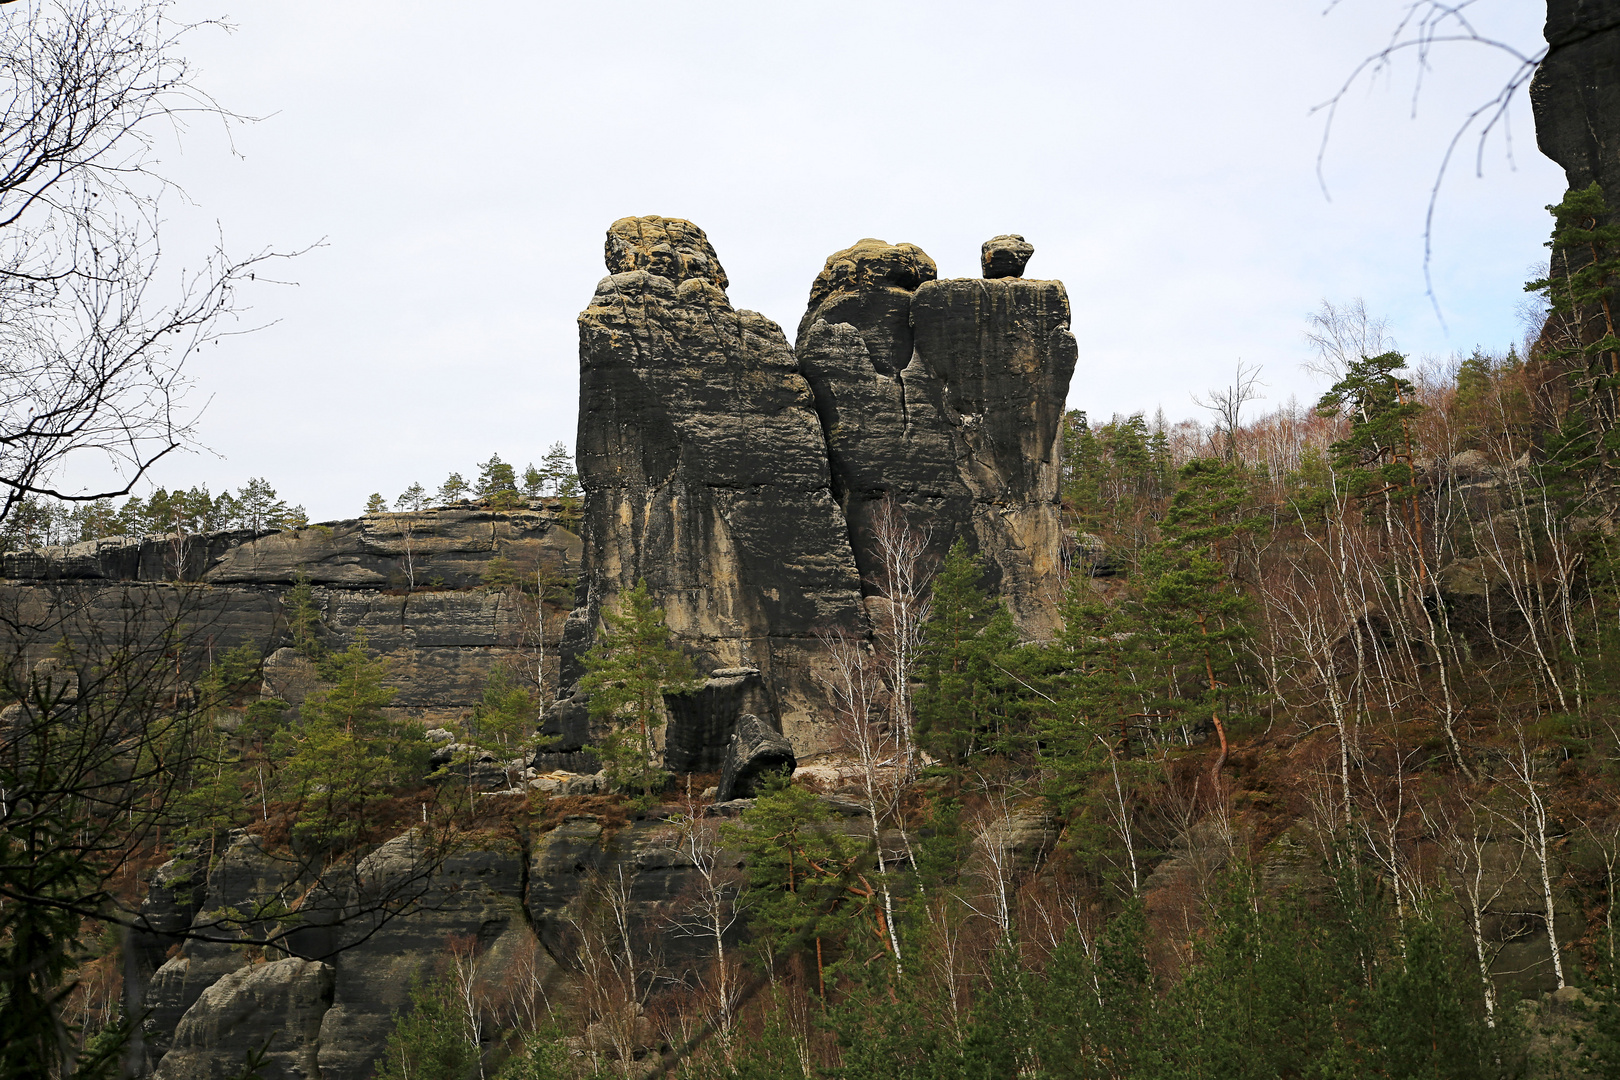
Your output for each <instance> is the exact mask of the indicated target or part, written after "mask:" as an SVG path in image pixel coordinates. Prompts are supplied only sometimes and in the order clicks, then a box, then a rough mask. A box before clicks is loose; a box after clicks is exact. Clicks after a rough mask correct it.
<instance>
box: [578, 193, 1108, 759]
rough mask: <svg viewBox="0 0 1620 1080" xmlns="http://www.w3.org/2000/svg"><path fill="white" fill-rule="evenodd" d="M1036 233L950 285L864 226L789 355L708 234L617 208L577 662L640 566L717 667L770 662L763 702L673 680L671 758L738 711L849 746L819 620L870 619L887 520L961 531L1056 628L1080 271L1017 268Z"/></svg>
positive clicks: (834, 265)
mask: <svg viewBox="0 0 1620 1080" xmlns="http://www.w3.org/2000/svg"><path fill="white" fill-rule="evenodd" d="M1033 250H1034V249H1033V247H1031V246H1030V245H1029V244H1028V243H1026V242H1025V241H1024V240H1023V238H1022V237H1017V236H1011V235H1009V236H1001V237H997V238H995V239H994V240H992V241H990V242H988V243H987V244H986V245H985V249H984V260H985V268H986V279H985V280H960V281H939V280H937V278H938V273H937V270H936V267H935V265H934V262H933V260H932V259H930V258H929V257H928V256H927V255H926V254H925V253H924V252H923V251H921V250H920V249H919V248H917V247H915V246H914V245H910V244H897V245H895V244H888V243H885V242H883V241H881V240H874V239H867V240H862V241H860V242H859V243H857V244H855V245H853V246H852V247H849V248H847V249H845V250H843V251H840V252H837V253H835V254H834V255H833V256H832V257H830V258H829V259H828V260H827V263H826V266H825V267H824V268H823V270H822V272H821V273H820V275H818V276H817V278H816V280H815V282H814V283H813V285H812V286H811V291H810V308H809V311H808V312H807V313H806V314H805V317H804V319H803V320H802V321H801V322H800V324H799V330H798V345H797V350H796V353H795V350H793V349H790V348H789V347H788V344H787V341H786V340H785V338H784V337H783V335H782V332H781V330H780V329H779V328H778V327H777V326H776V324H775V323H773V322H771V321H770V320H768V319H766V318H764V317H763V316H761V315H758V314H755V313H754V312H748V311H736V310H734V309H733V308H732V307H731V304H730V302H729V301H728V300H727V298H726V295H725V291H724V289H725V286H726V276H725V272H724V271H723V270H722V269H721V267H720V262H719V259H718V258H717V257H716V255H715V253H714V249H713V248H712V247H711V246H710V244H709V242H708V239H707V238H706V237H705V236H704V234H703V231H702V230H701V229H699V228H697V227H696V226H695V225H692V224H691V223H690V222H686V221H679V220H675V219H668V218H657V217H649V218H626V219H623V220H621V221H618V222H615V223H614V224H613V226H612V227H611V228H610V229H609V232H608V239H607V244H606V262H607V267H608V269H609V271H611V275H610V276H609V277H607V278H604V279H603V280H602V282H601V283H600V284H599V285H598V286H597V290H596V295H595V297H594V298H593V300H592V301H591V304H590V306H589V307H588V308H587V309H586V310H585V312H584V313H583V314H582V315H581V316H580V320H579V325H580V419H579V439H578V446H579V455H578V463H579V469H580V479H581V483H582V484H583V486H584V488H585V491H586V511H585V527H584V538H583V539H584V551H583V556H582V560H583V562H582V572H581V588H580V592H579V595H578V596H577V597H576V605H575V610H574V614H573V615H572V616H571V617H570V623H569V629H568V631H567V634H566V638H565V642H564V652H565V673H564V681H565V683H566V682H568V681H570V679H571V678H572V677H575V676H577V674H578V668H577V665H573V664H571V663H570V661H569V658H570V657H577V656H578V655H580V654H581V653H583V652H584V651H585V650H586V649H587V648H589V646H590V643H591V642H592V641H593V640H594V636H595V632H596V628H597V627H598V626H599V625H600V617H601V612H602V609H603V606H604V605H612V604H614V603H615V602H616V598H617V596H618V595H620V594H622V593H623V592H625V591H627V590H629V589H630V588H632V587H633V586H634V584H635V583H636V582H637V581H638V580H645V581H646V582H647V585H648V587H649V589H650V590H651V591H652V593H653V595H654V596H655V597H656V598H657V600H658V602H659V603H660V604H661V605H663V606H664V608H665V610H666V614H667V618H668V622H669V625H670V627H671V629H672V630H673V631H674V633H675V634H676V636H677V637H678V638H679V639H680V640H681V641H682V643H683V644H684V646H685V647H686V648H687V649H688V650H689V651H691V652H693V653H695V654H696V655H697V656H698V658H699V660H700V663H702V664H703V665H704V666H708V667H712V668H715V669H717V670H716V677H717V679H720V680H722V681H724V679H725V678H727V676H724V675H723V672H725V671H730V670H737V669H745V668H747V669H754V670H757V671H758V673H759V675H758V678H759V688H760V690H761V696H762V698H763V700H762V701H760V700H751V701H749V702H748V703H746V704H743V703H741V702H740V701H739V700H733V699H735V698H736V697H737V695H736V694H735V693H732V691H731V690H729V689H725V690H724V692H722V690H723V688H722V687H721V686H720V685H718V684H717V683H715V682H714V681H711V687H710V690H712V691H713V692H712V693H709V691H706V693H708V694H709V696H708V697H707V698H705V699H704V701H703V703H698V702H694V701H687V702H685V703H682V702H678V701H677V700H676V699H673V698H672V699H671V700H670V709H671V714H672V715H671V724H670V728H669V731H668V735H667V740H668V755H669V760H670V763H671V765H672V767H677V768H693V769H696V768H700V767H708V768H713V767H714V766H715V765H717V764H718V762H719V755H720V754H721V753H723V752H724V749H725V747H726V746H727V744H728V742H729V739H730V736H731V729H732V728H733V727H734V726H735V724H736V722H737V719H738V718H739V717H740V716H742V715H744V714H753V715H755V716H758V717H760V718H761V719H762V720H763V721H764V723H765V724H766V725H767V727H769V728H772V729H776V730H780V731H781V732H782V733H783V734H785V735H786V736H787V737H788V739H789V740H790V742H791V743H792V745H793V747H794V749H795V750H796V751H798V752H799V753H800V754H801V755H803V754H806V753H808V754H815V753H819V752H823V751H825V750H827V749H829V748H830V747H831V746H832V744H833V741H834V737H833V733H832V731H831V730H830V727H829V725H828V722H827V721H828V714H827V710H826V709H825V707H824V703H823V696H822V693H821V689H820V685H819V683H818V674H819V672H820V671H821V669H822V667H823V649H822V646H821V644H820V642H819V640H818V638H817V634H818V633H819V632H824V631H827V630H831V629H834V628H838V629H843V630H846V631H853V632H855V633H865V632H866V631H867V629H868V624H867V599H868V597H869V596H870V595H871V594H872V593H873V591H874V590H875V589H876V588H877V587H878V583H877V579H878V577H879V566H878V563H879V558H878V554H877V549H878V540H877V535H876V534H877V531H878V528H879V525H880V521H882V520H887V521H889V522H890V523H891V524H892V523H894V522H895V521H899V520H903V521H904V523H905V524H907V525H908V526H909V527H910V528H913V529H915V530H917V531H918V532H920V533H922V534H926V536H927V538H928V544H927V552H926V557H927V559H929V560H931V561H934V562H937V561H938V560H939V559H940V558H942V557H943V555H944V553H945V552H946V551H947V550H948V549H949V547H950V545H951V544H952V542H953V541H954V540H955V539H957V538H958V537H960V538H963V539H965V540H966V541H967V542H968V543H969V545H970V546H971V547H972V548H973V549H974V550H976V551H978V552H980V553H981V554H983V555H984V556H985V557H986V559H987V561H988V563H989V568H990V570H991V578H992V579H993V581H994V583H995V585H996V586H997V587H998V588H999V589H1000V590H1001V593H1002V595H1003V596H1004V597H1005V598H1006V600H1007V602H1008V604H1009V606H1010V607H1011V609H1012V611H1013V614H1014V617H1015V619H1016V620H1017V622H1018V624H1019V626H1020V628H1021V629H1022V630H1023V632H1024V633H1025V634H1027V635H1028V636H1030V637H1037V638H1039V637H1046V636H1049V635H1050V634H1051V633H1052V632H1053V631H1054V629H1055V627H1056V618H1055V609H1056V603H1057V599H1058V592H1059V560H1060V553H1061V548H1062V543H1063V537H1062V533H1061V530H1060V528H1059V521H1058V512H1057V482H1058V455H1057V441H1058V437H1059V419H1060V417H1061V414H1062V409H1063V405H1064V399H1065V396H1066V394H1067V391H1068V384H1069V378H1070V376H1071V374H1072V373H1073V370H1074V365H1075V359H1076V349H1075V343H1074V337H1073V335H1072V334H1070V332H1069V329H1068V325H1069V306H1068V296H1067V294H1066V293H1065V291H1064V289H1063V286H1062V285H1061V284H1060V283H1058V282H1054V281H1026V280H1023V279H1022V278H1020V277H1019V276H1018V275H1019V274H1021V273H1022V272H1023V268H1024V264H1025V263H1026V262H1027V261H1028V258H1029V256H1030V254H1031V253H1032V252H1033ZM728 695H729V696H728ZM587 729H588V721H587V719H586V717H585V715H584V709H583V705H582V703H580V702H578V701H566V702H564V703H562V704H560V705H559V706H557V707H556V708H555V709H554V710H553V711H552V713H551V715H550V716H549V717H548V731H554V732H556V733H557V734H560V735H563V736H564V741H565V744H573V745H581V744H583V743H585V742H586V741H587V734H588V732H587ZM699 763H701V765H700V764H699Z"/></svg>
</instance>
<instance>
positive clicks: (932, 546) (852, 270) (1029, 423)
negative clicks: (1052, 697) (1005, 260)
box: [798, 238, 1076, 638]
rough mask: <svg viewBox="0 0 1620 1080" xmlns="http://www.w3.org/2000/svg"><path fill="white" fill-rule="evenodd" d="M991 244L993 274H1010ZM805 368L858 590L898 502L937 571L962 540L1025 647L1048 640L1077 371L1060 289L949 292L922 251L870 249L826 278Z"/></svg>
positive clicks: (803, 345)
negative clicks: (1067, 404) (1061, 447)
mask: <svg viewBox="0 0 1620 1080" xmlns="http://www.w3.org/2000/svg"><path fill="white" fill-rule="evenodd" d="M999 239H1002V238H998V240H999ZM995 243H996V241H991V242H990V243H989V244H986V249H987V250H986V253H985V254H986V259H985V263H986V272H987V274H988V273H990V272H991V271H993V270H1002V269H1003V268H1002V267H1001V266H999V265H992V260H991V255H992V254H996V255H1000V253H1001V251H1000V249H994V250H992V248H991V245H992V244H995ZM1024 246H1025V247H1027V246H1028V245H1024ZM1025 257H1026V258H1027V255H1026V256H1025ZM1007 269H1010V268H1007ZM1017 269H1018V271H1019V272H1021V270H1022V266H1021V264H1019V265H1018V266H1017ZM798 355H799V362H800V365H801V367H802V369H803V370H804V372H805V375H806V377H807V378H808V379H809V381H810V385H811V386H812V387H813V388H814V391H815V395H816V405H817V409H818V412H819V414H820V416H821V421H822V426H823V429H824V432H825V435H826V442H827V452H828V457H829V460H830V462H831V468H832V471H833V476H834V486H835V490H836V491H837V492H838V495H839V502H840V505H841V507H842V509H843V511H844V514H845V517H846V519H847V521H848V523H849V526H850V529H849V540H850V545H851V548H852V549H853V551H854V554H855V558H856V561H857V563H858V564H859V566H860V567H861V570H862V573H863V575H864V577H865V578H866V579H867V580H868V581H869V582H870V581H872V580H873V579H874V577H875V575H876V574H877V573H878V572H879V566H878V564H879V562H880V559H879V556H878V552H877V543H876V539H875V537H874V529H875V526H876V524H877V522H876V516H877V514H878V512H879V507H880V506H882V505H883V502H884V500H888V501H889V502H891V503H892V504H893V505H894V506H895V507H896V508H897V509H899V510H900V512H901V514H902V515H903V516H904V518H905V519H906V521H907V522H908V523H909V524H910V525H911V526H912V527H913V528H916V529H918V530H920V531H921V532H923V533H924V534H926V535H927V537H928V539H929V543H928V548H929V554H930V557H931V558H932V559H933V560H936V561H937V560H938V559H940V558H943V556H944V553H945V552H946V551H947V550H948V549H949V548H950V546H951V544H952V543H953V542H954V541H955V540H956V539H958V538H959V537H960V538H963V539H966V540H967V541H968V543H969V545H970V546H971V547H973V548H974V549H975V550H977V551H978V552H979V553H981V554H982V555H984V556H985V557H986V560H987V563H988V567H989V568H990V570H991V571H992V578H993V579H997V580H996V584H997V585H998V586H999V588H1000V591H1001V594H1002V596H1003V597H1004V598H1005V599H1006V601H1007V603H1008V606H1009V607H1010V608H1011V609H1012V612H1013V615H1014V617H1015V618H1016V619H1017V621H1018V623H1019V626H1020V628H1021V629H1022V630H1023V632H1024V633H1025V634H1026V635H1027V636H1029V637H1033V638H1044V637H1049V636H1051V634H1052V633H1053V632H1055V630H1056V618H1055V613H1056V607H1057V601H1058V595H1059V592H1060V582H1059V579H1058V573H1057V571H1058V558H1059V554H1060V552H1061V549H1062V532H1061V529H1060V523H1059V520H1058V504H1057V497H1058V460H1057V453H1058V436H1059V426H1060V421H1061V418H1062V415H1063V404H1064V399H1065V398H1066V396H1067V394H1068V390H1069V379H1070V376H1072V375H1073V373H1074V366H1075V359H1076V349H1075V342H1074V335H1073V334H1071V333H1070V332H1069V298H1068V293H1067V292H1066V291H1065V290H1064V288H1063V285H1062V283H1061V282H1056V281H1026V280H1023V279H1022V278H1019V277H1016V276H1012V275H1011V274H1010V273H1008V274H1007V276H1001V277H995V278H990V277H988V276H987V277H986V278H985V279H983V280H971V279H959V280H953V281H939V280H935V278H934V273H933V262H932V260H929V259H928V257H927V256H926V255H923V254H922V252H921V251H919V250H918V249H917V248H915V247H913V246H912V245H910V244H902V245H899V246H897V247H893V246H890V245H888V244H884V243H883V242H882V241H878V240H862V241H861V242H860V243H859V244H856V245H855V246H854V247H851V248H847V249H845V250H843V251H840V252H838V253H837V254H835V255H833V256H832V257H831V258H829V259H828V260H827V266H826V268H825V269H824V270H823V271H822V272H821V274H820V276H819V277H817V279H816V283H815V285H814V286H812V288H811V292H810V310H809V311H808V312H807V313H806V314H805V317H804V319H803V321H802V322H800V324H799V347H798Z"/></svg>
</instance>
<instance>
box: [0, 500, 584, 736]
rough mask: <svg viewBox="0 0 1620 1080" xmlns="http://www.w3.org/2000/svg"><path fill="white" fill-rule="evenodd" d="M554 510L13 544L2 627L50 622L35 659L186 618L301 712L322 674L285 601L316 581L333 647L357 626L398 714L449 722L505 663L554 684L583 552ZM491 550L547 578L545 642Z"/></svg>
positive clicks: (513, 567) (6, 560)
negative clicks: (255, 659)
mask: <svg viewBox="0 0 1620 1080" xmlns="http://www.w3.org/2000/svg"><path fill="white" fill-rule="evenodd" d="M561 510H562V508H561V507H560V506H559V505H558V504H556V503H545V502H540V501H538V500H536V501H534V502H533V503H532V504H531V505H529V506H527V507H520V508H518V509H514V510H493V509H489V508H484V507H478V506H474V505H471V504H464V505H461V506H457V507H449V508H444V509H438V510H426V511H421V512H418V513H409V514H404V513H402V514H391V513H388V514H372V515H367V516H366V517H364V518H360V519H358V520H355V521H339V522H332V523H329V524H325V525H312V526H309V527H307V528H303V529H289V530H285V531H281V532H273V533H264V532H250V531H234V532H219V533H208V534H205V535H201V536H190V537H179V536H168V537H146V538H143V539H126V538H111V539H105V540H100V541H93V542H89V543H85V544H76V545H74V546H72V547H57V548H42V549H36V550H28V551H15V552H7V553H5V554H4V555H0V573H3V574H4V576H5V578H6V580H4V581H3V582H0V613H3V614H4V615H5V616H6V618H7V622H8V624H9V625H13V626H34V627H40V628H41V629H40V631H39V632H38V633H36V634H35V635H34V640H33V641H32V642H31V643H25V645H24V647H25V651H26V653H27V655H28V656H29V657H30V658H33V659H37V658H43V657H45V656H47V655H49V653H50V651H51V650H52V649H53V648H54V647H55V645H56V643H57V641H58V640H60V638H62V637H64V636H66V637H69V638H83V639H86V640H88V639H89V638H91V637H93V636H96V635H104V634H105V633H106V632H107V628H108V627H118V628H119V629H120V632H123V631H124V630H125V629H126V628H127V629H128V631H129V632H130V633H131V634H133V635H135V636H136V637H140V636H142V635H150V636H153V637H154V639H155V636H156V635H160V634H162V633H164V632H166V631H167V629H168V628H169V626H170V625H171V624H172V623H173V622H174V621H175V620H176V619H177V618H178V619H179V621H180V622H182V623H183V624H184V625H185V626H186V627H187V628H188V631H189V632H190V634H191V635H192V636H193V638H194V639H195V640H196V641H197V642H198V643H199V645H203V644H206V648H207V649H208V650H211V651H212V653H213V654H215V655H217V654H218V653H219V652H222V651H224V650H227V649H230V648H232V647H234V646H236V645H238V644H241V643H243V642H252V643H253V644H254V645H255V646H256V647H257V648H260V649H263V650H265V652H266V654H267V663H266V665H265V685H264V691H263V693H264V696H265V697H277V698H281V699H282V700H285V701H287V702H289V703H291V704H293V705H297V704H299V703H300V702H302V701H303V698H304V696H305V695H306V694H308V693H310V692H311V691H313V690H314V689H316V688H317V687H318V685H319V683H318V679H317V677H316V673H315V671H314V667H313V665H312V664H310V663H309V662H308V661H307V660H306V659H304V658H303V657H302V656H300V655H299V654H298V653H297V652H295V651H293V650H292V649H290V648H287V647H286V646H288V645H290V644H291V641H290V638H289V635H288V630H287V622H286V610H285V607H284V605H283V604H282V598H283V596H285V594H286V592H287V590H288V589H290V588H291V587H292V586H293V585H294V584H296V583H297V582H298V581H300V580H307V581H308V582H309V583H310V584H311V585H312V586H313V587H314V601H315V604H316V607H317V608H318V609H319V612H320V618H321V631H320V632H321V635H322V637H323V639H324V640H325V642H326V644H328V645H329V646H331V647H333V648H336V649H342V648H344V647H346V646H347V645H348V644H349V643H350V642H351V641H353V640H355V638H356V637H357V636H358V635H360V634H362V633H363V634H364V635H365V637H366V642H367V645H368V646H369V647H370V648H371V649H373V650H375V651H376V652H379V653H381V654H382V655H383V657H384V658H385V659H386V660H387V661H388V662H389V664H390V668H391V676H390V681H391V683H392V684H393V685H394V686H396V687H397V688H398V690H399V693H398V696H397V697H396V698H395V700H394V704H393V709H394V711H395V712H397V713H400V714H403V715H406V716H410V717H413V718H419V719H422V720H424V721H426V722H428V723H429V724H430V725H432V724H437V723H446V722H450V723H453V722H454V721H456V720H458V719H459V718H460V717H461V716H462V715H463V714H464V713H465V712H466V711H467V710H468V709H470V708H471V707H472V705H473V704H474V703H476V702H477V700H478V698H479V695H480V694H481V693H482V690H483V686H484V683H485V681H486V680H487V678H488V675H489V672H490V671H491V670H492V669H493V668H494V667H495V665H496V664H499V663H506V664H508V665H511V666H515V667H517V668H519V669H521V670H525V671H533V670H535V669H536V668H537V667H540V666H541V665H544V666H545V668H546V671H547V675H546V678H547V686H548V688H553V689H554V688H555V687H556V685H557V668H556V655H557V654H556V648H555V642H556V639H557V637H558V635H559V633H560V628H561V624H562V622H563V619H564V617H565V614H566V611H567V609H568V607H569V604H570V601H571V596H570V593H571V588H570V587H568V586H571V584H572V581H573V577H574V574H575V573H576V572H577V571H578V568H579V562H580V553H581V548H580V541H579V538H578V537H577V536H576V535H575V534H574V533H573V532H572V531H571V530H570V529H568V528H567V527H566V526H565V525H564V524H563V523H562V521H561V520H560V516H561ZM497 558H501V559H504V560H505V564H506V567H507V569H508V570H509V571H510V572H511V574H513V575H514V576H516V577H517V578H518V579H519V580H520V581H533V580H534V579H535V577H536V576H537V575H538V576H543V577H544V578H545V580H546V582H547V584H548V585H549V586H551V587H550V588H548V589H547V591H546V600H545V604H544V620H545V645H544V648H543V649H542V644H541V637H540V616H538V615H537V614H536V611H535V604H534V601H533V599H532V598H528V597H524V598H520V597H519V596H517V595H516V594H514V593H513V592H510V591H507V590H504V589H498V588H487V587H484V584H483V583H484V577H485V574H486V573H487V572H488V571H489V569H490V566H491V563H492V562H493V560H495V559H497ZM177 567H178V568H179V569H178V571H177V569H176V568H177ZM196 583H201V584H202V585H204V586H206V587H204V588H198V587H197V584H196ZM558 583H562V585H563V587H558ZM531 591H532V590H531ZM199 651H201V650H199Z"/></svg>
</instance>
